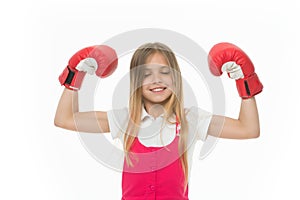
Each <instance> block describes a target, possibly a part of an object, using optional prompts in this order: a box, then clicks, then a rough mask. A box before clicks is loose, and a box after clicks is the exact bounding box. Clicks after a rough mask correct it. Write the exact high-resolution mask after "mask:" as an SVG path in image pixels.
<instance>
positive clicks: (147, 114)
mask: <svg viewBox="0 0 300 200" xmlns="http://www.w3.org/2000/svg"><path fill="white" fill-rule="evenodd" d="M163 116H164V114H163V113H162V114H161V115H159V116H158V117H157V118H163ZM147 118H150V119H152V120H154V117H153V116H152V115H150V114H149V113H148V112H147V111H146V109H145V107H144V106H143V108H142V115H141V121H144V120H146V119H147ZM172 119H174V124H175V116H174V117H173V118H172ZM174 124H170V123H168V122H167V123H166V125H167V126H168V127H172V125H174Z"/></svg>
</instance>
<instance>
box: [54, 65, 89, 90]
mask: <svg viewBox="0 0 300 200" xmlns="http://www.w3.org/2000/svg"><path fill="white" fill-rule="evenodd" d="M85 74H86V72H81V71H77V70H76V71H72V70H71V69H70V68H69V66H67V67H66V68H65V69H64V71H63V72H62V73H61V74H60V76H59V77H58V80H59V82H60V84H61V85H64V86H65V87H66V88H68V89H70V90H79V89H80V87H81V84H82V81H83V78H84V76H85Z"/></svg>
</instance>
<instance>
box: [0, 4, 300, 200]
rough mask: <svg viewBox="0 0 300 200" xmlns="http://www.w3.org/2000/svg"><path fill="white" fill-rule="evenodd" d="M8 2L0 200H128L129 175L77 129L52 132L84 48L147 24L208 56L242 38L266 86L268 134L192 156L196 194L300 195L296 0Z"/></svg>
mask: <svg viewBox="0 0 300 200" xmlns="http://www.w3.org/2000/svg"><path fill="white" fill-rule="evenodd" d="M2 2H3V1H2ZM2 2H1V6H0V11H1V12H0V20H1V37H0V48H1V62H0V63H1V79H0V81H1V92H2V95H1V104H0V105H1V110H0V112H1V140H0V158H1V165H0V169H1V170H0V188H1V192H0V199H6V200H12V199H14V200H17V199H31V200H35V199H44V200H46V199H49V200H53V199H55V200H69V199H72V200H75V199H76V200H81V199H84V200H87V199H88V200H93V199H95V200H96V199H120V197H121V185H120V184H121V174H120V173H119V172H115V171H113V170H111V169H109V168H107V167H104V166H103V165H101V164H100V163H99V162H97V161H96V160H95V159H94V158H93V157H92V156H91V155H90V154H89V153H88V152H87V151H86V150H85V149H84V147H83V146H82V145H81V143H80V140H79V138H78V135H77V134H76V133H74V132H70V131H66V130H62V129H59V128H57V127H54V125H53V118H54V114H55V110H56V105H57V102H58V100H59V97H60V94H61V92H62V90H63V87H61V86H60V85H59V83H58V80H57V78H58V75H59V74H60V72H61V71H62V70H63V68H64V67H65V65H66V63H67V61H68V58H69V57H70V56H71V55H72V54H73V53H74V51H75V50H76V51H77V50H79V49H80V48H82V47H85V46H89V45H94V44H99V43H102V42H104V41H106V40H108V39H109V38H111V37H112V36H115V35H118V34H120V33H123V32H125V31H130V30H134V29H138V28H162V29H169V30H173V31H176V32H179V33H181V34H184V35H186V36H187V37H189V38H190V39H192V40H194V41H195V42H197V43H198V44H199V45H200V46H202V47H203V48H204V49H205V50H207V51H208V50H209V49H210V47H211V46H212V45H213V44H215V43H217V42H221V41H227V42H232V43H235V44H237V45H238V46H240V47H241V48H243V49H244V50H245V51H246V52H247V54H248V55H249V56H250V57H251V58H252V61H253V62H254V64H255V67H256V72H257V74H258V75H259V77H260V79H261V81H262V83H263V84H264V86H265V88H264V91H263V92H262V93H261V94H260V95H258V96H257V97H256V100H257V103H258V108H259V113H260V121H261V136H260V138H258V139H255V140H225V139H223V140H220V141H219V142H218V144H217V146H216V148H215V149H214V151H213V152H212V153H211V154H210V155H209V156H208V157H207V158H205V159H204V160H197V158H196V157H195V160H194V163H193V171H192V178H191V187H190V199H192V200H196V199H206V200H208V199H212V200H215V199H231V200H234V199H236V200H240V199H245V200H246V199H251V200H252V199H256V200H258V199H261V200H265V199H290V200H292V199H299V198H300V195H299V191H298V188H299V180H300V172H299V169H300V164H299V153H298V152H300V147H299V140H300V136H299V129H298V124H299V117H298V113H299V102H300V99H299V94H298V91H299V81H298V80H299V78H298V76H299V72H300V71H299V69H298V68H299V66H298V65H299V61H298V60H299V48H298V46H299V45H300V40H299V35H300V31H299V21H298V18H299V14H298V13H299V9H300V5H299V2H298V1H297V0H294V1H292V0H286V1H279V0H266V1H260V0H255V1H253V0H252V1H247V2H246V1H239V0H228V1H216V0H205V1H191V0H184V1H176V0H164V1H159V0H151V1H141V0H127V1H121V0H120V1H116V0H107V1H100V0H97V1H96V0H84V1H83V0H82V1H79V0H52V1H50V0H48V1H37V0H36V1H35V0H31V1H21V0H19V1H17V0H12V1H6V3H5V4H4V3H2ZM119 67H128V66H119ZM117 71H118V70H117ZM117 71H116V73H118V72H117ZM112 78H113V77H112ZM112 78H111V79H112ZM225 78H227V77H225ZM224 87H225V90H226V115H228V116H231V117H237V115H238V111H239V103H240V99H239V97H238V95H237V92H236V90H235V84H234V81H233V80H228V81H227V79H226V80H225V79H224ZM103 96H104V98H105V94H103ZM107 106H108V107H109V106H110V105H107ZM196 150H197V151H199V149H196Z"/></svg>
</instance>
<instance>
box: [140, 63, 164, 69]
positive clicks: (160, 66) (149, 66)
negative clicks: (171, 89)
mask: <svg viewBox="0 0 300 200" xmlns="http://www.w3.org/2000/svg"><path fill="white" fill-rule="evenodd" d="M142 67H143V68H144V69H145V70H152V69H165V68H170V66H168V65H164V64H158V63H151V64H145V65H143V66H142Z"/></svg>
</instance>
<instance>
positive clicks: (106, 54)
mask: <svg viewBox="0 0 300 200" xmlns="http://www.w3.org/2000/svg"><path fill="white" fill-rule="evenodd" d="M208 59H209V67H210V70H211V72H212V73H213V74H214V75H217V76H219V75H221V74H222V72H227V73H228V75H229V77H231V78H233V79H235V80H236V85H237V89H238V91H239V94H240V96H241V98H242V101H241V108H240V114H239V117H238V119H232V118H229V117H225V116H217V115H212V114H210V113H208V112H205V111H204V110H201V109H200V108H196V107H191V108H184V102H183V91H182V78H181V72H180V68H179V66H178V63H177V60H176V57H175V55H174V53H173V52H172V50H171V49H170V48H169V47H167V46H166V45H164V44H162V43H158V42H157V43H147V44H144V45H142V46H140V47H139V48H138V49H137V50H136V51H135V52H134V55H133V57H132V59H131V63H130V99H129V107H128V108H124V109H121V110H111V111H108V112H103V111H96V112H94V111H90V112H79V110H78V94H77V90H79V89H80V85H81V82H82V80H83V78H84V75H85V73H86V72H88V73H90V74H93V73H95V74H96V75H98V76H99V77H106V76H109V75H110V74H111V73H112V72H113V71H114V70H115V69H116V66H117V55H116V53H115V51H114V50H113V49H112V48H110V47H108V46H103V45H100V46H94V47H88V48H85V49H83V50H81V51H79V52H77V53H76V54H75V55H74V56H73V57H72V58H71V59H70V61H69V65H68V66H67V67H66V69H65V70H64V71H63V73H62V74H61V75H60V77H59V81H60V83H61V84H62V85H64V86H65V87H66V89H65V90H64V91H63V94H62V96H61V99H60V101H59V104H58V107H57V111H56V116H55V121H54V122H55V125H56V126H58V127H61V128H64V129H68V130H73V131H83V132H91V133H106V132H110V133H111V135H112V138H114V139H120V140H121V141H122V144H123V149H124V161H123V162H124V165H123V175H122V199H124V200H137V199H139V200H140V199H164V200H186V199H188V180H189V174H190V170H191V166H190V164H189V163H191V157H192V153H193V149H194V145H195V142H196V141H198V140H202V141H205V139H206V137H207V135H211V136H214V137H220V138H231V139H248V138H257V137H258V136H259V118H258V111H257V107H256V102H255V98H254V95H256V94H258V93H260V92H261V91H262V84H261V83H260V81H259V79H258V77H257V75H256V73H255V72H254V67H253V64H252V62H251V60H250V59H249V58H248V56H247V55H246V54H245V53H244V52H243V51H242V50H241V49H240V48H238V47H237V46H235V45H233V44H230V43H219V44H217V45H215V46H214V47H213V48H212V49H211V51H210V53H209V57H208ZM95 115H96V119H97V122H98V123H94V121H93V119H94V118H95ZM95 124H98V125H95Z"/></svg>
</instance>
